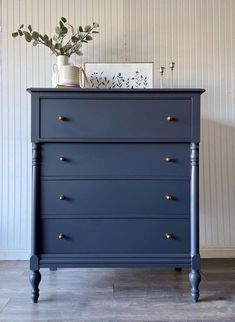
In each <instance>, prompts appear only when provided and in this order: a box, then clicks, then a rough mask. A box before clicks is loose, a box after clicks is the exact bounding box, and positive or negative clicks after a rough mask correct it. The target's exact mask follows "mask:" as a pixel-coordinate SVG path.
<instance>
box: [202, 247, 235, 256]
mask: <svg viewBox="0 0 235 322" xmlns="http://www.w3.org/2000/svg"><path fill="white" fill-rule="evenodd" d="M200 255H201V257H202V258H235V246H232V247H231V246H230V247H202V248H201V250H200Z"/></svg>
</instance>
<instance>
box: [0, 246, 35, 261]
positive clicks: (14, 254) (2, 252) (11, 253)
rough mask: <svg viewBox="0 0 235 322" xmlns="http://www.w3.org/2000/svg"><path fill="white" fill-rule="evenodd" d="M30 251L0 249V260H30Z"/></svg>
mask: <svg viewBox="0 0 235 322" xmlns="http://www.w3.org/2000/svg"><path fill="white" fill-rule="evenodd" d="M29 257H30V251H29V250H28V249H23V250H22V249H21V250H17V249H0V260H29Z"/></svg>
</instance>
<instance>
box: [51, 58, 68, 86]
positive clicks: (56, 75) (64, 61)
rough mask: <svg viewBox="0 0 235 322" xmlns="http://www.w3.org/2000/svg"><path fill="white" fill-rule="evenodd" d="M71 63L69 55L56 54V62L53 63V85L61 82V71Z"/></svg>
mask: <svg viewBox="0 0 235 322" xmlns="http://www.w3.org/2000/svg"><path fill="white" fill-rule="evenodd" d="M66 65H70V64H69V57H68V56H66V55H59V56H56V64H54V65H53V70H52V87H56V86H57V85H58V84H60V73H61V70H62V68H63V66H66Z"/></svg>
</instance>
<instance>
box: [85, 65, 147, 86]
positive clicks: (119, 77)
mask: <svg viewBox="0 0 235 322" xmlns="http://www.w3.org/2000/svg"><path fill="white" fill-rule="evenodd" d="M85 73H86V76H87V78H88V80H89V83H90V84H89V85H90V87H92V88H152V87H153V79H152V78H153V64H152V63H110V64H109V63H97V64H95V63H94V64H93V63H87V64H86V65H85Z"/></svg>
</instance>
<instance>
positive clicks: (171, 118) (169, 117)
mask: <svg viewBox="0 0 235 322" xmlns="http://www.w3.org/2000/svg"><path fill="white" fill-rule="evenodd" d="M166 120H167V121H168V122H171V121H174V117H173V116H170V115H169V116H167V117H166Z"/></svg>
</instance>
